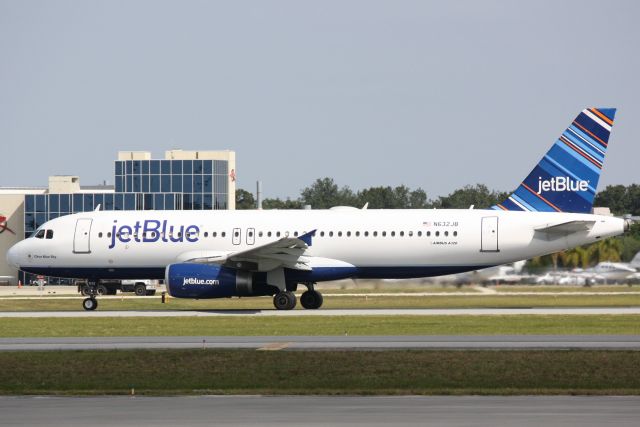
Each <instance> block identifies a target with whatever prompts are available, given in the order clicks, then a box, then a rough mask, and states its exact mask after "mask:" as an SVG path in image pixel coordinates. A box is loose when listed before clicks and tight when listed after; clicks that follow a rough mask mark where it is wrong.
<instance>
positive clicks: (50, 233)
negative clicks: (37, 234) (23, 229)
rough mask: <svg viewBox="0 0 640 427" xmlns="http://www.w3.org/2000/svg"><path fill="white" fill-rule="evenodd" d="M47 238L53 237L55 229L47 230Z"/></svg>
mask: <svg viewBox="0 0 640 427" xmlns="http://www.w3.org/2000/svg"><path fill="white" fill-rule="evenodd" d="M47 239H53V230H47Z"/></svg>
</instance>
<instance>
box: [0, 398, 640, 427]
mask: <svg viewBox="0 0 640 427" xmlns="http://www.w3.org/2000/svg"><path fill="white" fill-rule="evenodd" d="M0 414H2V425H3V426H48V427H53V426H68V427H76V426H82V427H84V426H87V425H91V426H112V425H118V426H156V427H157V426H177V425H180V426H209V425H216V426H246V425H259V426H278V427H280V426H293V425H295V426H300V425H332V426H347V425H349V426H352V425H361V426H390V425H393V426H418V425H421V426H424V425H437V426H444V427H453V426H476V427H484V426H487V427H489V426H491V427H496V426H516V425H517V426H523V427H533V426H545V425H546V426H564V427H572V426H576V427H578V426H580V427H596V426H597V427H601V426H606V425H615V426H637V425H638V420H639V419H640V397H636V396H634V397H593V396H584V397H575V396H550V397H548V396H545V397H537V396H516V397H495V396H436V397H420V396H406V397H349V396H336V397H332V396H302V397H291V396H284V397H267V396H197V397H79V398H76V397H0Z"/></svg>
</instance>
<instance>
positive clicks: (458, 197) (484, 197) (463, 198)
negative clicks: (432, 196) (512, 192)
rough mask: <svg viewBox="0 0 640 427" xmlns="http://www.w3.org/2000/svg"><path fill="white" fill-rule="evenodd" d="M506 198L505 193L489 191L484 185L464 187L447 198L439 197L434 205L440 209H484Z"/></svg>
mask: <svg viewBox="0 0 640 427" xmlns="http://www.w3.org/2000/svg"><path fill="white" fill-rule="evenodd" d="M507 197H508V194H506V193H500V192H496V191H489V189H488V188H487V186H486V185H484V184H476V185H466V186H464V187H463V188H461V189H458V190H455V191H454V192H453V193H451V194H449V195H447V196H440V197H439V198H438V200H437V201H436V202H434V205H435V207H437V208H440V209H467V208H469V206H471V205H474V207H475V208H476V209H486V208H489V207H491V206H493V205H495V204H496V203H500V202H502V201H504V199H506V198H507Z"/></svg>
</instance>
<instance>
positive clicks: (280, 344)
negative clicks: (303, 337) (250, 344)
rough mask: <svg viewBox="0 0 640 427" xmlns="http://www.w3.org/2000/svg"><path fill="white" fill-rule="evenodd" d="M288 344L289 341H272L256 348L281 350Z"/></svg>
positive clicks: (260, 349)
mask: <svg viewBox="0 0 640 427" xmlns="http://www.w3.org/2000/svg"><path fill="white" fill-rule="evenodd" d="M290 344H291V343H290V342H273V343H270V344H267V345H265V346H264V347H260V348H258V349H257V350H259V351H278V350H283V349H285V348H287V347H289V345H290Z"/></svg>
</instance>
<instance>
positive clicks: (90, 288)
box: [82, 281, 104, 311]
mask: <svg viewBox="0 0 640 427" xmlns="http://www.w3.org/2000/svg"><path fill="white" fill-rule="evenodd" d="M99 286H102V285H99ZM103 287H104V286H103ZM86 292H87V293H86V295H88V296H89V298H85V299H84V300H82V308H84V309H85V310H87V311H93V310H95V309H96V308H98V300H97V299H96V295H97V294H98V293H99V292H98V290H97V287H96V282H92V281H87V286H86Z"/></svg>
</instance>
